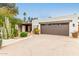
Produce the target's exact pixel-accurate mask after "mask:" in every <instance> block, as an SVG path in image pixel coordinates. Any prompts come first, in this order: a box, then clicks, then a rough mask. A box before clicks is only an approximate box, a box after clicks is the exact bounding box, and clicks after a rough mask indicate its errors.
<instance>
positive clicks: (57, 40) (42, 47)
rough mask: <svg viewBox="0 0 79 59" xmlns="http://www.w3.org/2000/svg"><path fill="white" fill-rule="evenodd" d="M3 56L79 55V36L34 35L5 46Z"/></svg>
mask: <svg viewBox="0 0 79 59" xmlns="http://www.w3.org/2000/svg"><path fill="white" fill-rule="evenodd" d="M0 55H1V56H7V55H9V56H10V55H11V56H54V55H55V56H60V55H61V56H62V55H63V56H64V55H66V56H67V55H68V56H69V55H79V38H77V39H74V38H69V37H67V36H57V35H44V34H42V35H32V36H31V37H29V38H28V39H24V40H21V41H19V42H16V43H13V44H10V45H8V46H4V47H3V48H2V49H0Z"/></svg>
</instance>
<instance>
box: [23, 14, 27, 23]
mask: <svg viewBox="0 0 79 59" xmlns="http://www.w3.org/2000/svg"><path fill="white" fill-rule="evenodd" d="M23 15H24V22H25V21H26V12H24V13H23Z"/></svg>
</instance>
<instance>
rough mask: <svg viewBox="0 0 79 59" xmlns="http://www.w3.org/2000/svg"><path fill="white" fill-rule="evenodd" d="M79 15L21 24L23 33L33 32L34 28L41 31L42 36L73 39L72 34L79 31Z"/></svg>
mask: <svg viewBox="0 0 79 59" xmlns="http://www.w3.org/2000/svg"><path fill="white" fill-rule="evenodd" d="M78 19H79V15H78V14H73V15H67V16H60V17H55V18H47V19H38V20H37V19H36V20H33V21H32V22H31V23H24V24H21V26H20V27H21V31H22V32H25V31H28V32H32V31H33V30H34V28H36V27H38V28H39V29H40V34H52V35H65V36H70V37H72V33H74V32H78V31H79V29H78V28H79V26H78V25H79V24H78V23H79V20H78Z"/></svg>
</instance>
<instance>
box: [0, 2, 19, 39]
mask: <svg viewBox="0 0 79 59" xmlns="http://www.w3.org/2000/svg"><path fill="white" fill-rule="evenodd" d="M17 14H18V8H17V7H16V4H14V3H12V4H11V3H10V4H8V3H1V4H0V15H1V16H3V17H4V18H5V17H8V18H9V17H14V16H15V15H17ZM5 20H6V19H3V24H4V25H5V29H6V32H7V38H9V32H8V28H7V26H6V23H5ZM12 21H13V20H12Z"/></svg>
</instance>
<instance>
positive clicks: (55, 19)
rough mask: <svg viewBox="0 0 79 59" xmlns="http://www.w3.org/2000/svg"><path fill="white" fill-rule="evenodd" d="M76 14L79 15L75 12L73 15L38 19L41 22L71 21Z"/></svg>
mask: <svg viewBox="0 0 79 59" xmlns="http://www.w3.org/2000/svg"><path fill="white" fill-rule="evenodd" d="M74 16H78V15H75V14H73V15H66V16H60V17H54V18H47V19H38V21H39V22H40V23H43V22H69V21H71V20H72V19H73V17H74Z"/></svg>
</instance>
